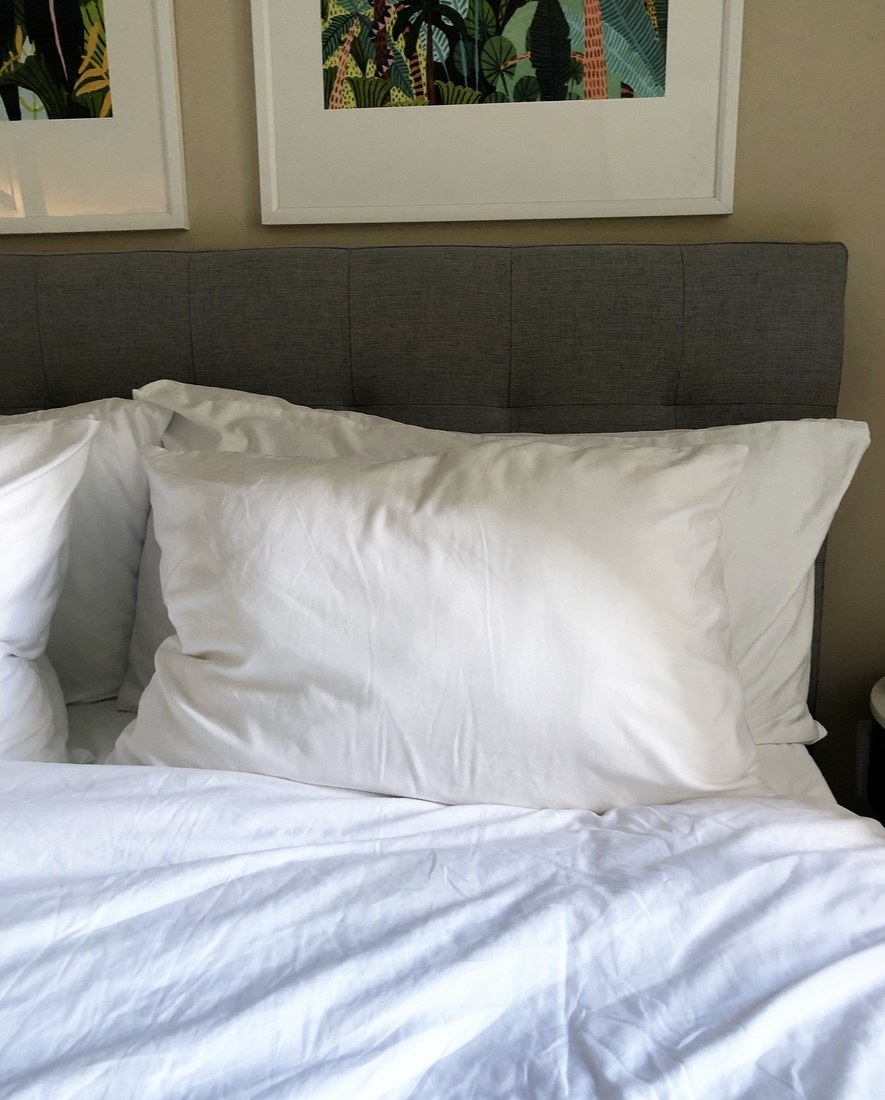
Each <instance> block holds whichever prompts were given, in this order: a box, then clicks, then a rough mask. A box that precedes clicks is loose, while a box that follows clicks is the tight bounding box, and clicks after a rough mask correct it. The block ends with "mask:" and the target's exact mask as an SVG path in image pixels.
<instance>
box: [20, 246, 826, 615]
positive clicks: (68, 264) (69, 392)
mask: <svg viewBox="0 0 885 1100" xmlns="http://www.w3.org/2000/svg"><path fill="white" fill-rule="evenodd" d="M845 272H846V252H845V249H844V248H843V247H842V246H841V245H839V244H830V243H824V244H760V243H751V244H710V245H687V246H677V245H638V246H635V245H574V246H566V247H556V246H538V247H530V246H528V247H495V246H492V247H485V246H480V247H472V246H454V247H445V246H413V247H405V248H269V249H257V250H242V251H229V252H224V251H222V252H193V253H188V252H135V253H133V252H126V253H106V254H77V255H63V256H60V255H14V256H9V255H7V256H2V255H0V326H2V333H3V339H2V345H0V346H2V349H3V359H4V361H3V366H2V374H0V378H2V390H0V412H15V411H21V410H23V409H30V408H37V407H45V406H50V405H67V404H73V403H75V402H78V401H85V400H89V399H92V398H97V397H105V396H110V395H123V396H125V395H128V394H129V392H130V391H131V390H132V388H133V387H135V386H138V385H142V384H144V383H146V382H148V381H150V380H151V379H154V378H162V377H171V378H177V379H181V380H184V381H194V382H199V383H203V384H205V385H218V386H227V387H233V388H238V389H248V390H253V391H257V392H262V393H274V394H278V395H279V396H282V397H285V398H288V399H289V400H292V401H295V402H298V403H300V404H307V405H319V406H325V407H331V408H356V409H361V410H363V411H366V412H372V413H376V414H378V415H381V416H388V417H392V418H394V419H400V420H406V421H412V422H414V423H420V424H426V425H431V426H434V427H441V428H454V429H461V430H465V431H508V430H514V431H557V432H575V431H613V430H617V431H621V430H630V429H653V428H667V427H674V426H675V427H700V426H704V425H709V424H722V423H736V422H746V421H753V420H772V419H793V418H798V417H806V416H814V417H821V416H832V415H833V414H834V413H835V410H836V401H837V396H838V390H839V376H840V369H841V359H842V301H843V293H844V286H845ZM819 605H820V604H819V602H818V606H819Z"/></svg>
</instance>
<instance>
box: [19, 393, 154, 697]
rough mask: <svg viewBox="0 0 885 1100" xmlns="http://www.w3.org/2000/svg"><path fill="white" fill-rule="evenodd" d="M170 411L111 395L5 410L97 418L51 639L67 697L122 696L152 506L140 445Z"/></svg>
mask: <svg viewBox="0 0 885 1100" xmlns="http://www.w3.org/2000/svg"><path fill="white" fill-rule="evenodd" d="M171 415H172V414H171V413H170V412H169V411H168V410H165V409H162V408H160V407H158V406H152V405H148V404H145V403H143V402H135V401H129V400H124V399H122V398H119V397H110V398H105V399H103V400H100V401H90V402H87V403H85V404H82V405H73V406H69V407H67V408H62V409H44V410H40V411H39V412H34V413H24V414H21V415H18V416H5V417H0V424H33V423H42V422H47V423H48V422H58V421H66V420H82V419H93V420H96V421H97V428H98V430H97V432H96V434H95V439H94V440H93V443H92V449H91V453H90V455H89V462H88V463H87V466H86V473H85V474H84V476H83V479H82V481H81V482H80V485H79V486H78V487H77V491H76V493H75V494H74V500H73V503H72V509H71V535H70V553H69V565H68V571H67V575H66V577H65V580H64V585H63V586H62V591H61V595H60V596H59V600H58V607H57V609H56V612H55V615H54V616H53V619H52V628H51V630H50V634H49V644H48V646H47V654H48V656H49V659H50V660H51V662H52V664H53V667H54V668H55V670H56V672H57V673H58V678H59V680H60V682H61V686H62V689H63V692H64V698H65V701H66V702H68V703H90V702H95V701H97V700H99V699H112V698H115V697H116V695H117V693H118V692H119V690H120V685H121V684H122V682H123V678H124V676H125V675H126V668H127V664H128V654H129V642H130V638H131V636H132V628H133V624H134V622H135V598H136V583H137V578H138V569H139V565H140V562H141V548H142V544H143V542H144V535H145V526H146V523H147V514H148V507H149V504H148V487H147V477H146V475H145V472H144V467H143V465H142V462H141V458H140V455H139V451H140V449H141V447H143V446H146V445H149V444H157V443H159V442H160V439H161V438H162V435H163V431H164V429H165V428H166V425H167V424H168V422H169V418H170V416H171Z"/></svg>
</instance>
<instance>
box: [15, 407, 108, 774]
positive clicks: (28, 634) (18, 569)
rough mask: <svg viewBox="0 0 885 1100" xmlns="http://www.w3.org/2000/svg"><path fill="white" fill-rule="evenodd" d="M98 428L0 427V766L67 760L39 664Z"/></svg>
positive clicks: (48, 670) (49, 684)
mask: <svg viewBox="0 0 885 1100" xmlns="http://www.w3.org/2000/svg"><path fill="white" fill-rule="evenodd" d="M97 428H98V425H97V424H96V423H95V422H94V421H83V420H70V421H65V422H55V423H48V424H33V425H18V424H16V425H6V424H0V759H3V760H50V761H63V760H64V759H65V734H66V726H65V723H64V709H63V706H62V705H61V693H60V691H59V687H58V681H57V679H56V676H55V673H54V671H53V669H52V667H51V666H50V664H49V662H48V661H47V660H46V659H45V657H44V651H45V647H46V639H47V637H48V634H49V622H50V619H51V617H52V613H53V611H54V610H55V605H56V601H57V599H58V594H59V590H60V587H61V582H62V577H63V575H64V568H65V561H66V549H67V539H68V533H69V530H70V514H71V507H70V504H71V498H72V496H73V494H74V492H75V490H76V488H77V485H78V483H79V481H80V479H81V478H82V476H83V473H84V470H85V469H86V464H87V460H88V457H89V446H90V442H91V440H92V437H93V436H94V435H95V432H96V429H97Z"/></svg>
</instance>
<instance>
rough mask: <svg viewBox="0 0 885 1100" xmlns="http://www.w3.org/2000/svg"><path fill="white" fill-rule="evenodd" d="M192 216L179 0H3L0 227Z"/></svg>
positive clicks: (73, 228) (121, 225) (85, 227)
mask: <svg viewBox="0 0 885 1100" xmlns="http://www.w3.org/2000/svg"><path fill="white" fill-rule="evenodd" d="M186 226H187V212H186V202H185V184H184V156H183V151H182V139H181V121H180V113H179V96H178V70H177V65H176V58H175V30H174V23H173V16H172V0H0V233H60V232H61V233H66V232H88V231H92V230H112V229H168V228H173V229H174V228H185V227H186Z"/></svg>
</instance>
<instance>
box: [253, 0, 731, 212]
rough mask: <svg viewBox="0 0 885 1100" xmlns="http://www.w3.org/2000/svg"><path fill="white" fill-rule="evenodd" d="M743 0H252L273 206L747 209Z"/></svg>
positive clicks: (264, 181) (267, 188)
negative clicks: (739, 195)
mask: <svg viewBox="0 0 885 1100" xmlns="http://www.w3.org/2000/svg"><path fill="white" fill-rule="evenodd" d="M741 17H742V0H396V2H394V0H389V2H388V0H252V19H253V35H254V51H255V69H256V96H257V107H258V124H259V157H260V169H261V201H262V219H263V221H264V222H265V223H281V222H384V221H439V220H461V219H490V218H588V217H619V216H634V215H657V214H725V213H729V212H730V211H731V209H732V195H733V178H734V148H735V134H736V128H737V99H738V76H739V62H740V37H741Z"/></svg>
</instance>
